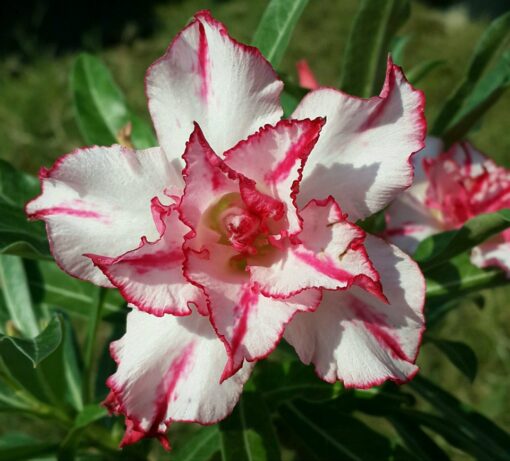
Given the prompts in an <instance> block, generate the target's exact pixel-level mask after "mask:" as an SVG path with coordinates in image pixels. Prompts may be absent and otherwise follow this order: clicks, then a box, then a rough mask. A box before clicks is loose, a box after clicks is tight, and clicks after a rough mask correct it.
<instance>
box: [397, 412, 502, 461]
mask: <svg viewBox="0 0 510 461" xmlns="http://www.w3.org/2000/svg"><path fill="white" fill-rule="evenodd" d="M402 414H403V415H405V417H408V418H409V419H410V420H411V421H413V422H414V423H415V424H419V425H420V426H421V427H424V428H427V429H429V430H430V431H432V432H433V433H436V434H438V435H440V436H441V437H442V438H443V439H444V440H445V441H446V442H447V443H449V444H450V445H452V446H454V447H456V448H458V449H459V450H461V451H463V452H465V453H468V454H470V455H472V456H473V457H474V458H475V459H476V460H479V461H494V459H498V460H503V459H505V458H493V457H492V456H493V455H492V454H491V453H490V452H488V451H487V450H485V448H484V446H483V445H482V444H480V442H479V441H477V440H476V439H473V438H472V437H471V436H470V435H469V434H467V433H466V432H465V431H464V430H463V429H462V428H461V427H460V426H458V425H456V424H452V421H451V420H450V419H448V418H443V417H440V416H436V415H433V414H431V413H425V412H423V411H417V410H405V411H402Z"/></svg>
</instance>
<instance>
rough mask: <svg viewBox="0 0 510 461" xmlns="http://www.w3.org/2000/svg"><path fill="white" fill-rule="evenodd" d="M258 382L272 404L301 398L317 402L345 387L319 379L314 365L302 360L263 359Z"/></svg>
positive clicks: (258, 373)
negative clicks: (306, 365)
mask: <svg viewBox="0 0 510 461" xmlns="http://www.w3.org/2000/svg"><path fill="white" fill-rule="evenodd" d="M254 382H255V386H256V389H257V391H258V392H260V393H262V394H263V396H264V399H265V400H266V402H267V403H268V404H269V406H270V407H273V406H276V405H279V404H280V403H282V402H285V401H287V400H295V399H300V398H301V399H305V400H308V401H314V402H320V401H326V400H331V399H333V398H335V397H337V396H338V395H339V394H340V393H341V391H342V386H341V384H340V383H338V384H334V385H332V384H329V383H325V382H324V381H321V380H319V379H317V375H316V374H315V373H314V371H313V368H312V367H305V366H303V364H302V363H301V362H298V361H293V362H291V363H276V362H270V361H267V360H265V361H262V362H260V363H259V364H258V366H257V374H256V375H255V377H254Z"/></svg>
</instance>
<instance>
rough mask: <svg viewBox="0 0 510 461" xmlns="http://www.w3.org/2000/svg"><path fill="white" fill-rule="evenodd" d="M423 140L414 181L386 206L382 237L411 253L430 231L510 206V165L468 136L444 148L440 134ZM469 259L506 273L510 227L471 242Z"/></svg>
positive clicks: (509, 260) (509, 259) (454, 226)
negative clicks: (487, 153) (476, 243)
mask: <svg viewBox="0 0 510 461" xmlns="http://www.w3.org/2000/svg"><path fill="white" fill-rule="evenodd" d="M427 144H428V145H427V148H426V149H425V150H423V151H422V152H420V154H419V155H418V156H417V157H416V158H415V159H416V178H415V182H414V183H413V186H412V187H411V188H409V189H408V190H407V191H406V192H405V193H403V194H401V195H400V196H399V197H398V198H397V199H396V200H395V201H394V202H393V204H392V205H391V206H390V207H389V209H388V211H387V229H386V232H385V235H386V237H387V238H388V240H389V241H391V242H393V243H395V244H396V245H398V246H399V247H400V248H402V249H403V250H405V251H407V252H408V253H410V254H412V253H413V252H414V250H415V249H416V247H417V246H418V244H419V242H420V241H421V240H423V239H424V238H426V237H428V236H429V235H433V234H435V233H437V232H442V231H445V230H450V229H457V228H459V227H461V226H462V225H463V224H464V223H465V222H466V221H467V220H468V219H471V218H473V217H475V216H477V215H479V214H482V213H491V212H494V211H498V210H501V209H503V208H510V171H508V170H506V169H505V168H503V167H500V166H498V165H496V164H495V163H494V161H492V160H491V159H489V158H488V157H486V156H485V155H483V154H482V153H481V152H479V151H478V150H476V149H475V148H474V147H473V146H472V145H471V144H469V143H467V142H461V143H457V144H454V145H453V146H452V147H451V148H450V149H449V150H447V151H446V152H443V151H442V147H443V146H442V142H441V141H440V140H439V139H436V138H427ZM471 262H472V263H473V264H475V265H476V266H478V267H480V268H484V267H488V266H498V267H500V268H501V269H503V270H504V271H505V272H506V273H507V275H508V276H509V277H510V231H509V230H506V231H504V232H502V233H501V234H499V235H497V236H495V237H493V238H491V239H489V240H488V241H486V242H484V243H483V244H481V245H479V246H477V247H475V248H473V250H472V252H471Z"/></svg>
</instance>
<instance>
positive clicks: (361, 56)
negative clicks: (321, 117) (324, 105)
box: [340, 0, 410, 97]
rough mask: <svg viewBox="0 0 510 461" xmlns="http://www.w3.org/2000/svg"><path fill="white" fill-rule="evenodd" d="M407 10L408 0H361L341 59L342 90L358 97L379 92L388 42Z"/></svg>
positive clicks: (408, 10)
mask: <svg viewBox="0 0 510 461" xmlns="http://www.w3.org/2000/svg"><path fill="white" fill-rule="evenodd" d="M409 12H410V7H409V1H408V0H362V1H361V3H360V6H359V9H358V12H357V14H356V17H355V18H354V24H353V26H352V29H351V33H350V35H349V39H348V42H347V48H346V50H345V54H344V56H343V60H342V61H343V66H342V78H341V80H340V88H341V89H342V90H343V91H345V92H347V93H349V94H354V95H357V96H362V97H370V96H374V95H375V94H377V93H378V92H379V90H380V89H381V87H382V84H383V81H384V75H385V71H386V60H387V57H388V53H389V51H390V43H391V41H392V39H393V37H394V36H395V33H396V32H397V31H398V30H399V28H400V27H401V26H402V25H403V24H404V22H405V21H406V20H407V18H408V17H409Z"/></svg>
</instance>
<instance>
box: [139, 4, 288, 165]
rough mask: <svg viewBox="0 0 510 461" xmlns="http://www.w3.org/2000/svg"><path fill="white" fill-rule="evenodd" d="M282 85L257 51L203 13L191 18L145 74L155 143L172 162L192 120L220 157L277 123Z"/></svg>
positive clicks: (178, 155) (181, 147)
mask: <svg viewBox="0 0 510 461" xmlns="http://www.w3.org/2000/svg"><path fill="white" fill-rule="evenodd" d="M282 87H283V84H282V82H281V81H280V80H279V79H278V77H277V75H276V73H275V72H274V71H273V69H272V68H271V65H270V64H269V63H268V62H267V61H266V60H265V59H264V57H263V56H262V55H261V54H260V52H259V51H258V50H257V49H256V48H252V47H250V46H246V45H242V44H240V43H239V42H237V41H235V40H233V39H232V38H231V37H230V36H229V35H228V32H227V29H226V28H225V26H224V25H223V24H221V23H219V22H218V21H216V20H215V19H213V18H212V16H211V15H210V13H209V12H207V11H202V12H200V13H198V14H196V15H195V18H194V19H193V21H192V22H191V23H190V24H189V25H188V26H187V27H185V28H184V29H183V30H182V31H181V32H180V33H179V34H178V35H177V37H176V38H175V39H174V41H173V42H172V43H171V44H170V47H169V48H168V50H167V51H166V53H165V55H164V56H163V57H162V58H161V59H159V60H158V61H156V62H155V63H154V64H153V65H152V66H151V67H150V68H149V70H148V71H147V75H146V91H147V97H148V100H149V110H150V112H151V115H152V119H153V121H154V126H155V129H156V132H157V134H158V139H159V142H160V145H161V146H162V147H163V149H164V150H165V152H167V154H168V155H169V156H171V157H172V158H178V157H180V156H181V155H182V152H183V151H184V145H185V143H186V141H187V140H188V137H189V135H190V134H191V132H192V130H193V122H195V121H196V122H198V123H199V124H200V126H201V127H202V129H203V130H204V133H205V136H206V138H207V139H208V141H209V143H210V144H211V146H212V148H213V149H214V150H215V152H218V153H219V154H222V153H223V152H224V151H226V150H227V149H229V148H231V147H232V146H234V145H235V144H236V143H237V142H238V141H240V140H241V139H244V138H246V137H247V136H248V135H250V134H252V133H254V132H255V131H257V130H258V129H259V128H260V127H261V126H263V125H265V124H267V123H275V122H277V121H278V120H279V119H280V118H281V116H282V113H283V112H282V109H281V106H280V93H281V91H282ZM184 95H185V96H184Z"/></svg>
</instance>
